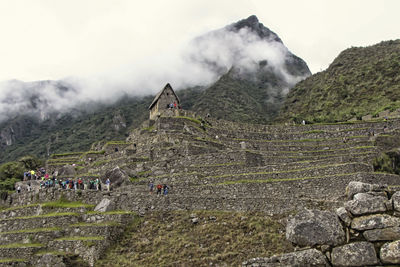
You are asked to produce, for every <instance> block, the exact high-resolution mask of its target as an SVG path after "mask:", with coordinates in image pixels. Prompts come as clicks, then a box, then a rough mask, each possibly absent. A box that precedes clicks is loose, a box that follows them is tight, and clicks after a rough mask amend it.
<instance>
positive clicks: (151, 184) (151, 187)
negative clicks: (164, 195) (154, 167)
mask: <svg viewBox="0 0 400 267" xmlns="http://www.w3.org/2000/svg"><path fill="white" fill-rule="evenodd" d="M149 190H150V192H149V193H150V194H153V190H154V183H153V181H150V182H149Z"/></svg>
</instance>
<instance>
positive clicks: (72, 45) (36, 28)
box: [0, 0, 400, 91]
mask: <svg viewBox="0 0 400 267" xmlns="http://www.w3.org/2000/svg"><path fill="white" fill-rule="evenodd" d="M399 10H400V1H398V0H335V1H332V0H329V1H328V0H303V1H298V0H280V1H272V0H191V1H187V0H168V1H165V0H147V1H143V0H140V1H137V0H0V34H1V39H0V81H4V80H9V79H18V80H22V81H35V80H47V79H51V80H58V79H64V78H66V77H81V78H85V79H88V80H90V81H91V84H92V86H93V84H96V83H98V84H102V83H106V84H108V85H109V86H112V84H118V81H119V80H127V79H130V77H132V79H135V78H134V76H140V77H141V79H144V80H146V79H151V73H152V71H154V72H156V71H157V70H159V69H164V70H165V69H167V68H168V67H169V66H171V68H175V64H174V62H175V61H176V60H177V58H178V57H179V54H180V53H181V51H182V50H184V49H185V47H186V46H187V44H188V43H189V42H190V40H192V39H193V38H195V37H196V36H199V35H201V34H204V33H207V32H209V31H212V30H215V29H219V28H222V27H224V26H226V25H228V24H231V23H233V22H236V21H238V20H240V19H244V18H247V17H248V16H250V15H256V16H257V17H258V19H259V21H260V22H262V23H263V24H264V25H265V26H266V27H268V28H269V29H270V30H272V31H274V32H275V33H276V34H278V36H279V37H280V38H281V39H282V41H283V42H284V44H285V45H286V46H287V47H288V49H289V50H290V51H291V52H292V53H294V54H295V55H297V56H299V57H301V58H302V59H304V60H305V61H306V63H307V64H308V66H309V68H310V70H311V72H312V73H316V72H319V71H321V70H324V69H326V68H327V67H328V66H329V64H330V63H331V62H332V61H333V60H334V59H335V57H336V56H337V55H338V54H339V53H340V52H341V51H343V50H344V49H346V48H349V47H352V46H368V45H373V44H376V43H378V42H380V41H383V40H390V39H398V38H400V31H399V26H400V16H399V15H398V11H399ZM160 66H162V68H160ZM160 75H161V76H162V75H163V74H160ZM167 77H168V75H166V78H167ZM172 82H173V81H172ZM135 86H137V87H138V86H140V83H136V84H135ZM154 86H155V87H157V88H156V91H157V90H159V89H160V86H161V85H160V86H158V85H154ZM94 87H95V86H94Z"/></svg>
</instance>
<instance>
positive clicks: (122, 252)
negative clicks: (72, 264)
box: [96, 211, 292, 266]
mask: <svg viewBox="0 0 400 267" xmlns="http://www.w3.org/2000/svg"><path fill="white" fill-rule="evenodd" d="M192 213H194V214H193V215H192ZM193 217H196V218H198V223H193V222H192V221H191V219H192V218H193ZM283 228H284V227H283V226H282V225H281V224H279V223H278V222H277V220H276V219H272V218H270V217H267V216H266V215H265V214H262V213H255V212H251V213H241V212H218V211H196V212H193V211H174V212H152V213H151V214H147V215H146V216H145V217H143V218H137V219H136V220H135V221H134V222H133V223H132V224H131V225H130V226H129V229H128V230H127V231H126V232H125V235H124V237H123V238H122V239H121V240H120V242H119V243H117V244H116V245H114V246H113V247H112V248H110V249H109V251H108V252H107V253H106V254H105V256H104V257H103V258H102V259H101V260H100V261H99V262H97V263H96V266H212V265H214V264H219V265H220V264H222V263H225V264H227V266H239V265H240V264H241V263H242V262H243V261H244V260H246V259H249V258H251V257H260V256H271V255H273V254H278V253H284V252H288V251H291V250H292V246H291V244H290V243H289V242H288V241H286V240H285V237H284V234H283V233H284V229H283Z"/></svg>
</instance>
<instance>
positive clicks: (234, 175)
mask: <svg viewBox="0 0 400 267" xmlns="http://www.w3.org/2000/svg"><path fill="white" fill-rule="evenodd" d="M352 164H353V163H342V164H330V165H322V166H318V167H309V168H302V169H295V170H287V171H279V172H249V173H236V174H224V175H216V176H206V177H204V178H203V179H213V178H225V177H240V176H250V175H274V174H280V173H296V172H303V171H309V170H320V169H326V168H331V167H342V166H347V165H352Z"/></svg>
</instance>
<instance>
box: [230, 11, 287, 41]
mask: <svg viewBox="0 0 400 267" xmlns="http://www.w3.org/2000/svg"><path fill="white" fill-rule="evenodd" d="M227 28H228V29H229V30H231V31H234V32H238V31H240V30H241V29H243V28H248V29H250V30H251V31H253V32H255V33H257V35H258V36H259V37H260V38H261V39H268V40H272V41H276V42H279V43H282V40H281V39H280V38H279V37H278V35H277V34H276V33H274V32H273V31H271V30H270V29H268V28H267V27H265V26H264V25H263V24H262V23H260V21H259V20H258V18H257V16H256V15H251V16H250V17H248V18H247V19H242V20H239V21H238V22H235V23H233V24H231V25H229V26H228V27H227Z"/></svg>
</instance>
